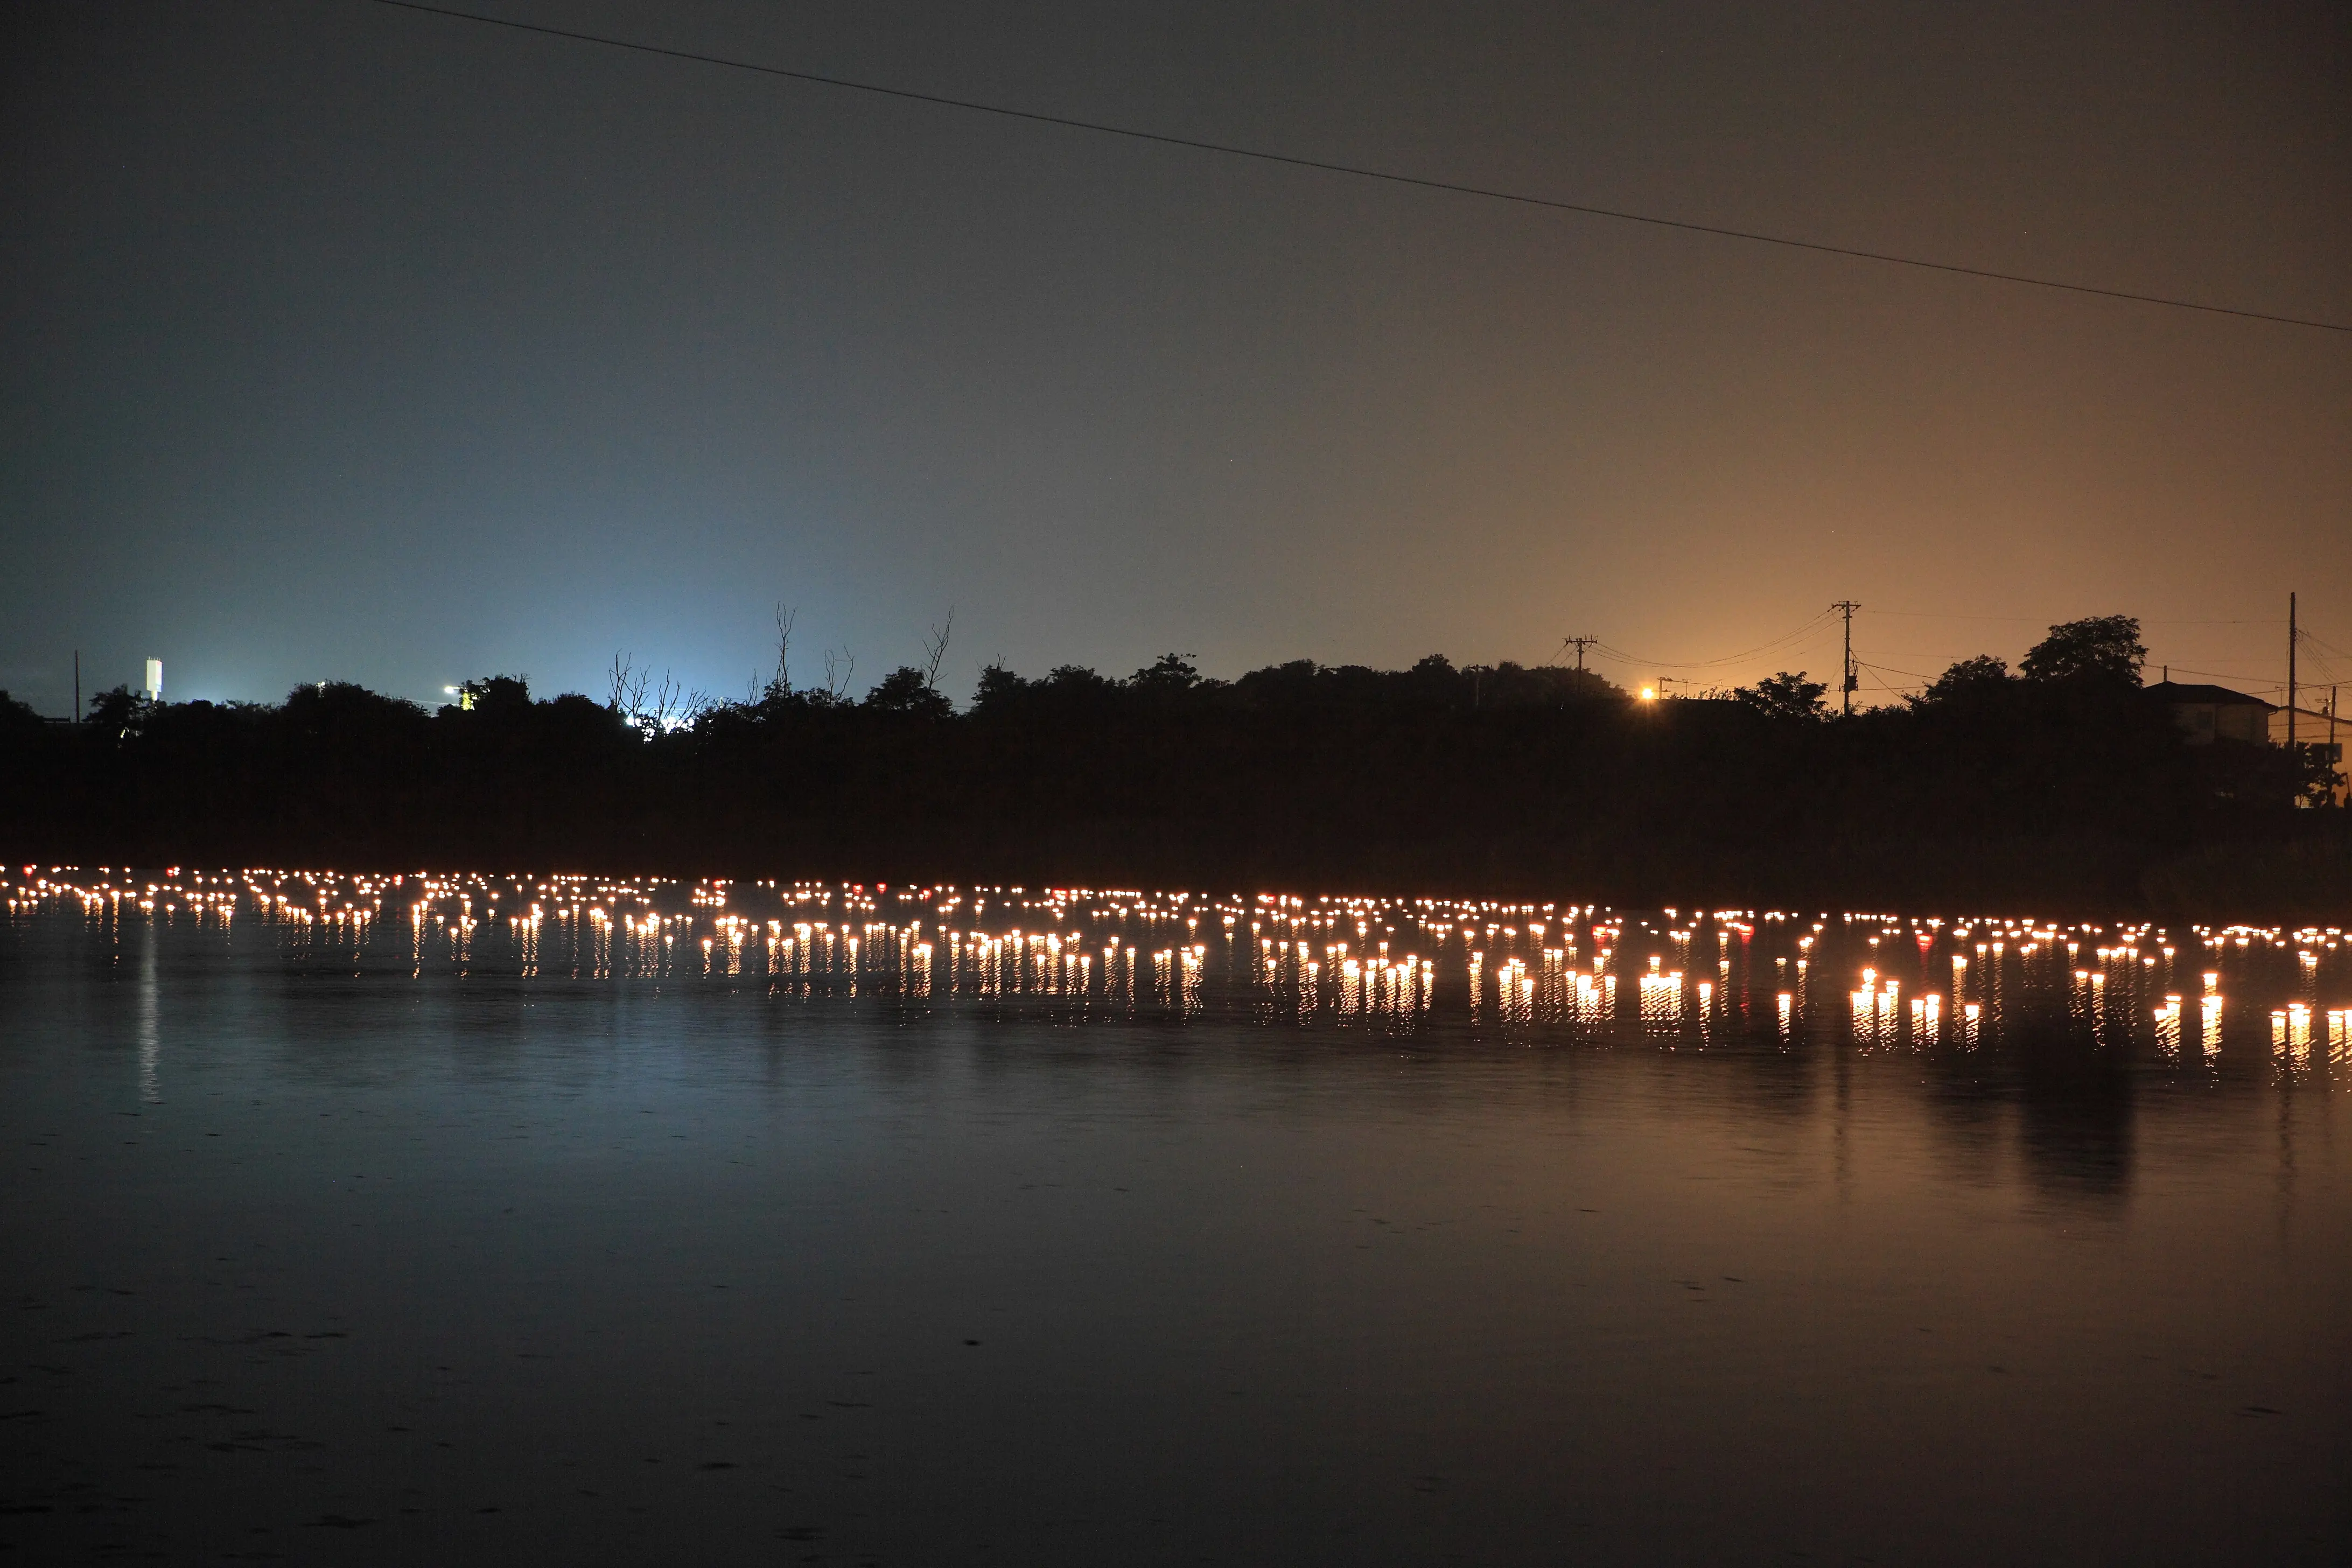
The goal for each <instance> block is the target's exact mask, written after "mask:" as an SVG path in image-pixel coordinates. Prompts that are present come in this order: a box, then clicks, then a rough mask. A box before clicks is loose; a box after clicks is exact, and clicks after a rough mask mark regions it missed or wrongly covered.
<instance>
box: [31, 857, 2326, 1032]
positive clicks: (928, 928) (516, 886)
mask: <svg viewBox="0 0 2352 1568" xmlns="http://www.w3.org/2000/svg"><path fill="white" fill-rule="evenodd" d="M0 901H5V910H6V912H7V914H8V916H9V917H10V919H11V921H16V920H29V919H32V918H34V917H36V916H37V915H39V914H41V913H43V912H51V913H54V912H56V911H58V910H79V913H80V914H81V915H82V917H83V918H84V919H85V920H86V921H95V922H100V923H107V924H112V925H115V926H118V927H119V926H121V924H123V923H124V922H127V921H131V920H134V919H135V920H142V921H163V922H166V923H176V922H181V921H187V922H192V923H193V924H194V925H195V926H196V927H197V928H199V929H205V930H212V931H217V932H219V933H221V934H223V935H224V936H226V934H227V933H228V932H230V931H231V930H232V929H233V927H234V926H235V925H236V923H238V922H240V921H243V922H251V921H259V922H260V923H261V924H262V925H263V926H265V927H266V928H267V929H268V931H269V932H270V940H271V941H273V942H278V943H279V944H281V945H283V946H285V947H286V948H287V949H288V951H289V952H290V953H291V954H292V955H293V956H295V957H297V958H298V959H300V958H314V959H317V960H319V961H320V962H321V963H331V964H339V965H347V966H352V967H356V968H360V969H367V968H371V967H373V968H376V969H383V968H385V967H389V965H387V964H386V963H384V959H385V957H386V954H387V952H398V954H399V955H400V957H401V958H402V959H403V960H404V964H403V966H404V967H405V968H407V970H408V971H409V973H411V974H412V975H415V976H416V977H419V978H421V977H423V976H424V975H425V973H427V972H428V971H430V972H433V973H457V974H499V973H503V974H513V975H519V976H521V977H525V978H541V977H556V976H563V977H571V978H579V979H583V980H602V979H622V978H631V977H635V978H648V979H656V980H667V979H686V978H708V979H719V980H728V981H732V982H738V983H759V984H765V985H767V986H768V987H770V988H772V989H774V990H777V991H779V992H785V993H792V994H805V995H815V994H890V995H894V996H898V997H900V998H902V999H905V998H943V997H952V996H972V997H982V998H992V999H997V1000H1013V999H1025V1000H1029V1001H1035V1002H1049V1001H1060V1002H1065V1003H1069V1002H1081V1001H1083V1002H1089V1003H1102V1004H1117V1005H1121V1006H1124V1007H1125V1008H1127V1009H1129V1010H1135V1011H1139V1010H1144V1009H1147V1008H1149V1009H1155V1010H1160V1011H1164V1012H1170V1013H1177V1014H1187V1015H1189V1014H1193V1013H1198V1012H1201V1011H1202V1010H1203V1009H1205V1008H1206V1007H1207V1006H1209V1005H1211V1004H1212V1003H1213V1002H1214V1001H1217V1000H1219V999H1220V998H1227V999H1231V998H1241V999H1245V1000H1246V1001H1247V1003H1248V1005H1250V1007H1251V1008H1252V1010H1253V1011H1254V1013H1255V1016H1293V1017H1299V1018H1307V1017H1350V1016H1354V1017H1364V1018H1376V1019H1380V1020H1383V1021H1386V1022H1389V1023H1391V1024H1401V1025H1405V1026H1418V1025H1419V1024H1420V1023H1421V1022H1422V1021H1423V1019H1424V1018H1425V1017H1426V1016H1428V1015H1429V1014H1430V1013H1431V1012H1432V1010H1433V1008H1434V1007H1436V1006H1438V1005H1439V1003H1440V997H1441V994H1449V995H1452V996H1454V997H1455V998H1457V1000H1458V1002H1459V1005H1461V1007H1462V1008H1463V1011H1464V1014H1465V1016H1466V1017H1467V1019H1468V1021H1469V1022H1470V1023H1471V1024H1472V1025H1473V1026H1496V1027H1498V1028H1502V1029H1506V1030H1508V1029H1515V1028H1516V1029H1528V1028H1532V1027H1534V1026H1557V1027H1559V1028H1561V1029H1563V1030H1566V1031H1568V1032H1570V1033H1576V1032H1585V1033H1598V1032H1603V1031H1609V1030H1614V1029H1622V1027H1624V1026H1633V1027H1636V1028H1638V1029H1639V1030H1641V1031H1643V1033H1646V1034H1649V1035H1653V1036H1657V1037H1664V1038H1665V1039H1667V1040H1669V1041H1670V1042H1679V1041H1683V1040H1696V1041H1697V1042H1698V1043H1701V1044H1705V1043H1709V1042H1711V1041H1712V1040H1714V1039H1717V1038H1720V1037H1726V1036H1727V1035H1728V1036H1738V1037H1755V1036H1756V1035H1758V1034H1765V1035H1769V1036H1772V1037H1778V1038H1779V1039H1780V1040H1782V1041H1784V1042H1787V1041H1793V1040H1795V1039H1796V1038H1798V1037H1801V1036H1803V1035H1805V1034H1806V1033H1807V1032H1808V1031H1809V1028H1810V1027H1813V1026H1818V1025H1819V1024H1820V1023H1822V1021H1824V1020H1825V1018H1826V1020H1827V1021H1830V1022H1833V1023H1839V1024H1842V1025H1843V1026H1844V1027H1845V1028H1846V1030H1848V1031H1849V1032H1850V1034H1851V1037H1852V1038H1853V1041H1854V1042H1855V1043H1856V1044H1858V1045H1860V1046H1861V1047H1864V1048H1865V1049H1876V1048H1888V1047H1898V1046H1899V1047H1907V1048H1914V1049H1918V1048H1927V1047H1944V1046H1949V1047H1959V1048H1963V1049H1966V1048H1972V1047H1976V1046H1978V1045H1980V1044H1982V1043H1984V1042H1985V1040H1986V1039H1987V1037H1988V1030H1991V1029H1997V1026H1998V1024H1999V1021H2000V1018H2001V1017H2002V1016H2003V1015H2004V1014H2006V1013H2008V1012H2011V1011H2012V1010H2015V1009H2017V1008H2019V1007H2021V1006H2023V1005H2027V1004H2028V1003H2030V1002H2031V1001H2032V1000H2033V999H2034V998H2037V997H2038V998H2044V999H2046V998H2048V997H2051V996H2053V995H2056V994H2060V993H2062V992H2063V997H2064V1004H2065V1011H2066V1012H2067V1013H2068V1014H2069V1015H2071V1016H2073V1017H2074V1019H2075V1020H2077V1021H2079V1022H2081V1023H2082V1024H2084V1025H2085V1026H2089V1027H2091V1028H2093V1029H2095V1030H2106V1031H2111V1032H2112V1031H2122V1032H2123V1033H2125V1034H2137V1033H2146V1034H2148V1035H2150V1036H2152V1037H2153V1040H2154V1042H2155V1044H2156V1045H2157V1047H2158V1050H2159V1051H2160V1052H2162V1053H2164V1054H2167V1055H2170V1056H2173V1057H2177V1058H2201V1057H2203V1056H2205V1055H2208V1054H2210V1053H2211V1052H2213V1051H2215V1050H2218V1049H2219V1048H2221V1042H2222V1038H2223V1034H2224V1028H2225V1025H2226V1024H2229V1023H2230V1021H2231V1014H2230V1013H2229V1011H2228V1009H2229V1004H2228V1003H2227V1002H2226V1000H2225V996H2224V992H2223V984H2222V981H2223V976H2224V974H2225V973H2227V972H2230V971H2232V970H2234V971H2236V972H2238V973H2240V974H2242V975H2243V976H2244V977H2245V978H2246V979H2247V981H2248V982H2249V983H2250V984H2260V985H2264V986H2266V988H2267V989H2268V990H2270V991H2271V992H2273V993H2274V995H2273V996H2271V997H2268V998H2266V1000H2268V1001H2271V1002H2273V1003H2274V1004H2275V1005H2272V1006H2270V1007H2269V1008H2268V1009H2267V1012H2268V1023H2269V1029H2268V1044H2269V1046H2270V1047H2271V1049H2272V1051H2273V1053H2274V1054H2275V1055H2277V1056H2278V1057H2279V1058H2282V1059H2283V1060H2284V1061H2286V1062H2288V1063H2289V1064H2291V1065H2308V1064H2310V1063H2313V1062H2315V1061H2320V1060H2330V1059H2334V1060H2345V1059H2347V1058H2352V999H2347V994H2352V973H2346V971H2347V960H2352V954H2347V952H2346V946H2347V933H2346V932H2345V931H2344V930H2342V929H2341V928H2336V927H2326V928H2321V927H2315V926H2305V927H2301V928H2294V929H2288V928H2281V927H2258V926H2220V927H2216V926H2206V925H2189V926H2183V927H2179V928H2173V929H2166V928H2158V927H2156V926H2153V925H2149V924H2147V923H2143V922H2126V923H2119V924H2114V925H2100V924H2095V923H2088V922H2073V923H2060V922H2055V921H2041V920H2036V919H2030V918H2016V917H2008V918H1985V917H1976V918H1967V919H1949V918H1943V917H1906V916H1898V915H1878V914H1853V913H1848V914H1839V915H1822V916H1811V915H1801V914H1797V913H1792V912H1790V911H1783V910H1760V911H1759V910H1682V909H1667V910H1663V911H1627V910H1609V909H1604V908H1601V907H1600V906H1597V905H1592V904H1578V903H1559V902H1549V903H1531V902H1514V901H1498V900H1467V899H1435V898H1422V899H1371V898H1347V897H1322V898H1309V897H1306V896H1302V895H1295V894H1283V893H1260V894H1256V895H1215V894H1205V893H1193V892H1181V891H1178V892H1148V891H1143V890H1139V889H1073V888H1062V889H1026V888H1019V887H1013V888H961V887H948V886H938V885H928V884H890V883H872V884H865V883H849V884H835V883H814V882H779V881H728V880H716V879H705V880H698V881H688V880H680V879H663V878H601V877H588V876H577V875H566V876H542V877H525V876H489V875H482V874H452V873H424V872H418V873H408V874H404V875H393V876H379V875H363V874H346V873H340V872H335V871H326V870H299V869H277V868H243V869H237V870H224V871H212V870H192V869H186V868H177V867H174V868H166V869H163V870H162V871H152V870H149V871H135V870H131V869H128V868H110V867H97V868H76V867H48V868H43V867H37V866H27V867H21V868H8V869H7V870H5V872H0ZM2289 955H2291V959H2292V967H2291V968H2286V969H2284V971H2283V972H2282V970H2281V964H2280V962H2279V961H2281V960H2284V959H2286V958H2288V957H2289ZM1817 966H1826V967H1828V968H1830V969H1832V970H1833V971H1834V972H1836V973H1839V974H1841V975H1842V976H1843V978H1842V979H1841V980H1840V981H1839V982H1838V983H1837V984H1835V986H1834V987H1829V988H1825V987H1821V986H1817V985H1816V984H1815V982H1814V978H1813V973H1814V970H1815V968H1816V967H1817ZM1629 974H1630V977H1631V978H1630V981H1629V980H1628V979H1627V976H1628V975H1629ZM1621 984H1630V987H1631V994H1630V995H1629V996H1623V997H1621V993H1620V987H1621ZM2327 987H2334V988H2336V992H2335V994H2329V995H2327V996H2326V997H2323V995H2322V992H2323V989H2324V988H2327ZM1825 1009H1826V1012H1825Z"/></svg>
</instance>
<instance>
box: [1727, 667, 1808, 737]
mask: <svg viewBox="0 0 2352 1568" xmlns="http://www.w3.org/2000/svg"><path fill="white" fill-rule="evenodd" d="M1805 674H1806V672H1805V671H1804V670H1798V671H1797V672H1796V673H1795V674H1793V675H1791V674H1790V672H1789V671H1787V670H1785V669H1784V670H1782V671H1781V672H1780V674H1778V675H1768V676H1766V677H1765V678H1764V679H1761V680H1759V681H1758V682H1757V683H1756V684H1755V685H1753V686H1742V687H1738V688H1735V689H1733V691H1732V693H1731V695H1732V697H1733V698H1734V699H1735V700H1738V701H1741V702H1745V703H1746V704H1748V707H1750V708H1753V709H1755V710H1756V711H1758V712H1759V713H1761V714H1763V715H1764V716H1765V717H1766V718H1768V719H1779V720H1784V721H1796V722H1799V723H1806V724H1811V723H1818V722H1819V721H1822V720H1823V719H1826V718H1828V717H1829V711H1830V710H1829V704H1828V703H1826V702H1824V701H1823V700H1822V694H1823V693H1825V692H1827V691H1828V690H1829V687H1828V686H1826V685H1825V684H1823V683H1822V682H1821V681H1818V680H1808V679H1805Z"/></svg>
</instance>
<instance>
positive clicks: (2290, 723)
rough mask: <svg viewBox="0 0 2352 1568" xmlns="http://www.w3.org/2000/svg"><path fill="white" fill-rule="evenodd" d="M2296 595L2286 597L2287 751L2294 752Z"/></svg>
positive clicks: (2298, 639) (2296, 640)
mask: <svg viewBox="0 0 2352 1568" xmlns="http://www.w3.org/2000/svg"><path fill="white" fill-rule="evenodd" d="M2300 640H2301V639H2300V638H2299V637H2297V635H2296V633H2295V629H2294V595H2293V594H2289V595H2287V596H2286V749H2287V750H2288V751H2290V752H2292V751H2294V645H2295V644H2296V643H2297V642H2298V641H2300Z"/></svg>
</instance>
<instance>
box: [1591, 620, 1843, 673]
mask: <svg viewBox="0 0 2352 1568" xmlns="http://www.w3.org/2000/svg"><path fill="white" fill-rule="evenodd" d="M1831 614H1832V612H1831V611H1828V610H1823V611H1822V613H1821V614H1820V615H1818V616H1814V617H1813V618H1812V619H1811V620H1810V621H1807V622H1806V623H1805V624H1804V625H1803V626H1799V627H1798V628H1797V629H1796V630H1795V631H1792V632H1790V633H1789V634H1787V635H1786V636H1784V637H1774V638H1773V639H1772V640H1771V641H1770V642H1768V643H1760V644H1759V645H1758V646H1756V647H1751V648H1749V649H1748V650H1747V651H1746V652H1744V653H1727V654H1725V655H1724V656H1723V657H1722V658H1685V659H1674V658H1643V657H1642V656H1641V655H1640V654H1635V653H1627V652H1626V651H1625V650H1624V649H1623V648H1621V647H1611V646H1610V645H1609V644H1607V643H1604V642H1598V641H1596V642H1595V644H1594V647H1596V648H1598V649H1599V650H1600V651H1601V653H1602V654H1605V655H1607V656H1608V657H1609V658H1613V659H1615V660H1617V661H1618V662H1619V663H1621V664H1638V665H1642V666H1644V667H1645V668H1654V669H1713V668H1716V667H1717V666H1718V665H1725V664H1738V662H1739V661H1740V660H1742V659H1747V658H1755V657H1756V656H1757V655H1758V654H1759V653H1770V652H1771V651H1772V650H1773V649H1774V648H1780V647H1788V646H1789V645H1790V643H1793V642H1797V641H1799V640H1801V638H1802V637H1804V636H1805V635H1806V634H1807V633H1808V632H1811V631H1812V630H1813V629H1814V628H1816V627H1818V626H1821V624H1822V622H1824V621H1826V620H1828V619H1829V618H1830V616H1831Z"/></svg>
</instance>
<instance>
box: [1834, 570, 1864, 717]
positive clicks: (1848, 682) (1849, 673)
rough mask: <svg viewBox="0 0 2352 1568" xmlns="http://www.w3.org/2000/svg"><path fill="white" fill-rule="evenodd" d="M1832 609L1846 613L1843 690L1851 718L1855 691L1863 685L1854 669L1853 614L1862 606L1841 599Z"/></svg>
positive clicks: (1847, 710) (1849, 600) (1847, 711)
mask: <svg viewBox="0 0 2352 1568" xmlns="http://www.w3.org/2000/svg"><path fill="white" fill-rule="evenodd" d="M1830 608H1831V609H1832V610H1843V611H1844V612H1845V681H1844V684H1843V687H1842V688H1841V689H1842V690H1843V692H1844V694H1845V711H1846V714H1847V716H1848V717H1851V716H1852V715H1853V693H1854V689H1855V688H1857V687H1859V686H1860V685H1861V684H1862V679H1861V678H1860V677H1859V676H1857V675H1855V673H1854V669H1853V613H1854V612H1855V611H1856V610H1858V609H1860V608H1862V606H1861V605H1857V604H1855V603H1854V602H1853V600H1852V599H1840V600H1839V601H1838V602H1837V603H1836V604H1834V605H1831V606H1830Z"/></svg>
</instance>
